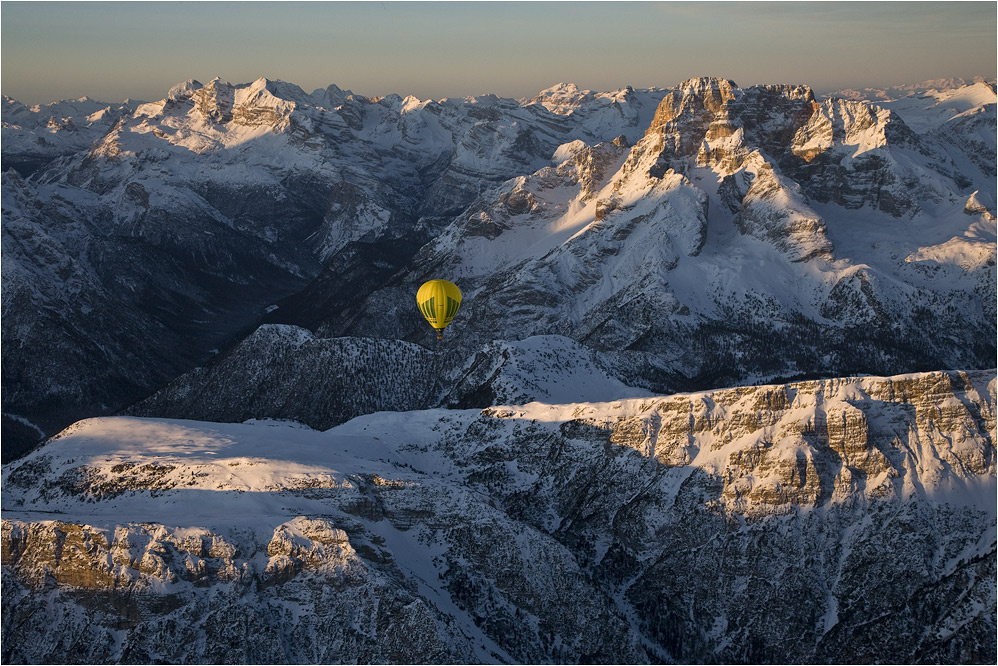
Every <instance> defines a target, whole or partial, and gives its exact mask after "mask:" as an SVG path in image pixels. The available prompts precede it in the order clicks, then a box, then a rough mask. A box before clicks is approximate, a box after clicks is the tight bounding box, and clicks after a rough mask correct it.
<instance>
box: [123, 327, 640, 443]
mask: <svg viewBox="0 0 998 666" xmlns="http://www.w3.org/2000/svg"><path fill="white" fill-rule="evenodd" d="M613 365H614V363H613V359H611V358H608V357H607V356H606V355H604V354H600V353H598V352H595V351H593V350H591V349H588V348H586V347H584V346H583V345H580V344H578V343H577V342H574V341H573V340H570V339H568V338H564V337H560V336H538V337H533V338H527V339H526V340H520V341H517V342H506V341H501V342H492V343H489V344H487V345H484V346H483V347H482V348H481V349H479V350H476V351H475V352H474V353H472V354H470V355H468V356H467V357H466V356H465V355H463V354H455V353H454V351H453V350H451V349H447V348H439V349H436V350H432V349H426V348H424V347H420V346H419V345H415V344H412V343H409V342H402V341H400V340H382V339H377V338H333V339H329V338H318V337H316V336H315V335H313V334H312V333H310V332H309V331H307V330H306V329H302V328H299V327H297V326H287V325H265V326H261V327H260V328H258V329H257V330H256V331H255V332H254V333H253V334H252V335H250V336H249V337H247V338H246V339H245V340H243V341H242V342H240V343H239V344H238V345H237V346H235V347H234V348H233V349H231V350H229V351H228V352H226V353H225V354H224V355H222V356H220V357H219V358H217V359H215V360H213V361H212V362H211V363H209V364H206V365H205V366H202V367H198V368H195V369H194V370H192V371H191V372H189V373H186V374H184V375H183V376H181V377H178V378H177V379H176V380H174V381H173V382H171V383H170V384H169V385H167V386H166V387H164V388H163V389H161V390H160V391H157V392H156V393H155V394H154V395H152V396H151V397H149V398H148V399H146V400H143V401H142V402H140V403H139V404H137V405H134V406H132V407H130V408H128V410H127V413H129V414H134V415H138V416H165V417H173V418H188V419H199V420H205V421H230V422H240V421H245V420H246V419H250V418H271V419H287V420H292V421H298V422H301V423H305V424H307V425H309V426H311V427H313V428H320V429H324V428H329V427H330V426H333V425H336V424H338V423H341V422H343V421H345V420H347V419H350V418H353V417H355V416H360V415H362V414H369V413H371V412H378V411H403V410H413V409H425V408H429V407H439V406H446V407H469V406H471V407H475V406H483V405H492V404H497V403H498V404H505V403H514V402H531V401H541V402H547V403H559V402H579V401H588V400H615V399H618V398H631V397H637V396H643V395H650V394H649V393H648V392H647V391H644V390H641V389H636V388H631V387H629V386H627V385H626V384H624V383H623V382H622V381H621V380H620V379H619V378H618V377H616V376H614V374H613V373H612V371H611V370H610V368H612V367H613Z"/></svg>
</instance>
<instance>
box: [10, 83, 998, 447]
mask: <svg viewBox="0 0 998 666" xmlns="http://www.w3.org/2000/svg"><path fill="white" fill-rule="evenodd" d="M905 100H907V101H905ZM892 103H894V102H892ZM897 104H898V106H897V107H896V108H897V110H896V111H895V110H893V107H889V106H886V105H877V104H871V103H864V102H856V101H848V100H842V99H829V100H824V101H819V100H817V99H816V98H815V97H814V95H813V93H812V92H811V91H810V89H808V88H807V87H806V86H755V87H751V88H744V89H742V88H739V87H737V86H736V85H735V84H733V83H732V82H730V81H727V80H724V79H693V80H690V81H686V82H684V83H683V84H681V85H679V86H677V87H675V88H672V89H650V90H635V89H631V88H625V89H622V90H618V91H615V92H593V91H584V90H579V89H578V88H577V87H575V86H572V85H568V84H562V85H558V86H554V87H552V88H550V89H548V90H545V91H542V92H541V93H540V94H539V95H538V96H536V97H535V98H532V99H527V100H519V101H518V100H512V99H503V98H499V97H495V96H489V95H483V96H480V97H475V98H466V99H448V100H439V101H433V100H418V99H415V98H413V97H406V98H403V97H400V96H397V95H390V96H387V97H384V98H378V99H370V98H364V97H362V96H358V95H354V94H352V93H351V92H350V91H345V90H341V89H340V88H338V87H336V86H329V87H328V88H325V89H320V90H316V91H314V92H312V93H306V92H305V91H303V90H302V89H300V88H298V87H297V86H294V85H292V84H289V83H285V82H281V81H270V80H266V79H260V80H257V81H254V82H252V83H248V84H239V85H233V84H230V83H228V82H225V81H222V80H219V79H215V80H213V81H210V82H208V83H207V84H203V85H202V84H201V83H199V82H196V81H187V82H185V83H182V84H179V85H177V86H175V87H174V88H173V89H172V90H170V91H169V92H168V94H167V95H166V96H165V97H164V99H162V100H159V101H156V102H151V103H145V104H137V103H127V104H123V105H120V106H114V105H102V104H97V103H92V102H84V101H79V102H76V103H71V104H62V105H54V106H52V107H49V108H42V107H37V108H28V107H25V106H23V105H19V104H17V103H16V102H13V101H12V100H5V106H4V116H3V119H4V123H5V125H4V132H5V134H4V142H3V154H4V160H5V164H10V165H16V166H18V169H17V170H15V169H8V170H7V171H6V172H5V173H4V175H3V256H4V261H3V290H4V298H3V317H2V321H3V329H4V330H3V337H4V345H3V361H2V362H3V366H4V373H3V389H4V390H3V401H4V407H3V410H4V427H5V430H4V432H5V437H4V452H5V453H4V455H5V456H6V458H5V459H9V458H10V457H12V456H13V455H16V454H17V453H18V452H20V451H21V450H23V449H24V448H25V447H28V446H31V445H33V444H34V443H36V442H37V441H38V440H39V439H40V438H41V437H42V436H44V435H50V434H52V433H54V432H56V431H58V430H59V429H60V428H62V427H64V426H65V425H68V424H69V423H70V422H72V421H74V420H76V419H78V418H82V417H84V416H90V415H96V414H107V413H114V412H116V411H117V410H119V409H121V408H122V407H124V406H125V405H128V404H129V403H132V402H134V401H136V400H138V399H140V398H143V397H145V396H147V395H149V394H151V393H153V392H155V391H157V390H158V389H161V388H163V387H165V386H166V385H167V384H168V383H169V382H170V381H171V380H173V379H175V378H176V377H177V376H178V375H180V374H182V373H184V372H186V371H190V370H193V369H194V368H195V367H201V368H202V369H201V370H198V371H195V375H196V376H191V377H188V378H186V379H184V380H183V381H181V382H180V383H181V384H184V385H186V386H188V387H189V389H188V390H187V394H188V395H190V394H191V393H190V392H191V391H195V392H197V391H199V390H200V391H202V393H203V395H211V396H212V397H213V399H214V400H215V401H216V402H217V406H218V410H217V413H218V414H221V413H222V412H224V411H225V410H226V409H228V407H224V405H236V404H238V402H239V397H238V396H237V395H222V394H221V393H219V392H218V391H211V392H208V393H204V392H203V391H204V389H205V385H202V386H201V387H200V388H197V381H198V379H197V378H198V377H200V378H206V377H209V376H211V375H212V373H216V374H217V373H218V372H221V371H219V370H213V369H212V366H211V363H212V362H213V361H212V358H213V357H217V359H216V361H217V362H219V363H223V362H224V363H226V364H227V365H226V368H227V369H226V370H225V372H226V373H236V374H238V375H239V376H240V377H243V378H245V377H249V376H252V373H253V368H252V367H247V368H244V369H242V370H236V369H235V364H234V361H235V359H236V358H237V357H238V356H239V355H238V354H236V355H233V356H228V355H227V354H226V352H227V351H228V350H230V349H232V348H233V345H235V344H237V343H238V342H239V341H240V340H242V339H244V338H246V336H248V335H250V334H251V333H252V331H253V330H254V329H255V328H256V327H257V325H259V324H260V323H261V322H269V323H279V324H290V325H294V326H297V327H303V328H306V329H309V330H310V331H312V333H314V334H315V335H316V336H317V338H318V339H320V340H331V339H344V338H357V339H358V340H355V341H353V342H343V343H342V344H340V345H339V349H340V352H336V353H341V354H352V353H354V351H355V350H357V349H361V348H364V349H368V350H369V352H370V353H373V351H371V350H374V349H376V348H378V349H382V350H384V353H382V352H378V354H375V356H379V355H380V357H382V358H399V357H400V356H401V355H404V354H403V353H402V351H401V350H404V349H407V348H406V347H405V346H404V345H403V344H402V343H401V342H396V341H404V342H410V343H415V344H417V345H421V346H425V347H427V349H426V350H424V351H427V352H429V350H430V349H433V348H431V347H430V346H429V345H430V343H431V342H433V341H432V340H431V339H430V337H428V336H430V335H431V332H430V331H429V329H428V327H426V326H425V324H424V323H423V322H422V321H421V320H420V319H419V314H418V312H417V311H416V309H415V308H414V307H413V306H412V294H413V293H414V290H415V288H416V287H418V285H419V283H420V282H421V281H422V280H424V279H426V278H428V277H440V275H442V274H444V273H446V274H447V277H450V278H451V279H454V280H455V281H456V282H457V283H458V284H459V286H460V287H461V288H462V290H463V292H464V294H465V303H464V305H463V306H462V307H463V309H462V313H461V315H460V316H459V317H458V318H457V319H456V320H455V322H454V323H453V324H452V325H451V327H450V328H449V329H448V331H447V340H445V341H444V346H443V347H442V348H439V349H435V350H434V351H439V352H446V353H445V354H443V355H444V356H447V364H448V366H447V367H448V368H452V369H453V372H449V373H445V374H444V375H443V379H442V382H443V383H442V384H441V386H440V387H439V391H438V390H437V389H433V390H432V391H431V390H429V389H427V390H426V391H425V392H424V391H423V390H422V389H417V387H418V386H419V384H418V383H416V384H413V385H412V386H411V388H412V391H411V392H410V393H409V394H407V395H410V397H412V396H416V395H418V396H420V400H421V401H424V402H419V403H418V404H417V403H414V402H411V401H410V402H404V403H401V404H398V405H393V404H391V403H390V401H386V400H385V399H384V398H383V396H382V397H378V398H374V399H373V400H369V401H365V400H358V401H356V403H355V404H354V406H352V407H350V406H349V403H350V400H349V399H339V401H338V402H337V405H345V406H346V407H344V411H343V412H339V413H338V416H337V417H335V418H334V419H332V421H337V420H338V419H340V418H345V417H348V416H351V415H354V414H355V413H356V411H357V410H358V409H361V407H359V405H361V404H377V405H380V406H381V407H383V408H402V407H403V405H404V406H405V407H406V408H409V407H413V406H422V407H430V406H434V405H445V404H460V405H463V406H472V405H474V406H485V405H486V404H487V402H488V400H489V399H490V398H493V397H494V398H496V399H499V398H500V396H506V395H509V396H510V397H512V396H511V394H510V393H508V392H504V389H500V390H498V392H496V391H494V390H492V388H488V387H489V386H493V384H495V383H494V382H493V383H491V384H490V381H491V380H490V376H486V375H485V374H484V373H483V374H482V376H481V377H480V380H481V381H482V382H483V384H482V385H481V386H477V387H476V386H471V385H470V384H469V383H468V381H470V380H471V378H473V377H475V378H478V375H477V374H475V373H470V374H469V373H463V374H462V372H461V371H460V369H461V368H471V367H473V366H475V360H474V359H475V358H476V356H478V355H480V354H482V353H485V354H486V357H489V358H498V357H497V356H496V354H499V357H501V356H502V353H505V352H500V351H499V350H502V349H506V350H521V349H523V348H522V347H521V346H520V343H521V342H522V341H524V340H527V339H528V338H537V339H544V340H548V341H553V340H558V341H559V342H558V343H557V345H556V346H557V347H558V348H559V349H560V350H567V349H570V348H571V347H572V345H578V346H581V347H579V349H581V350H582V353H583V354H585V355H596V356H593V358H594V359H595V361H594V363H595V365H592V368H591V369H592V371H593V372H594V373H595V375H592V376H598V377H603V378H605V381H607V382H611V383H613V382H619V383H622V384H623V385H626V386H630V387H634V388H633V389H632V390H643V391H651V392H656V393H662V392H670V391H676V390H696V389H707V388H712V387H718V386H725V385H732V384H745V383H756V382H761V381H776V380H782V379H786V378H794V377H821V376H838V375H849V374H856V373H873V374H891V373H896V372H906V371H914V370H932V369H939V368H966V369H974V368H986V367H991V366H992V365H993V360H994V356H995V344H994V340H995V323H994V322H995V300H996V299H995V280H994V269H993V266H994V242H995V217H994V215H995V198H996V197H995V178H994V173H995V170H994V164H995V145H994V144H995V142H994V137H995V129H994V125H995V120H994V119H995V96H994V89H993V88H989V87H988V86H987V85H986V84H980V83H979V84H973V85H971V86H966V87H964V88H960V89H953V90H949V91H946V92H945V93H938V95H936V96H932V95H928V96H924V95H923V96H920V97H918V98H912V99H909V98H904V99H902V100H898V101H897ZM91 107H93V108H91ZM98 107H100V108H98ZM101 109H103V110H101ZM43 117H44V120H43ZM50 118H52V119H56V120H57V121H58V122H54V124H53V123H50V122H49V119H50ZM102 123H107V124H102ZM50 125H51V126H50ZM70 125H72V126H73V127H76V128H77V130H78V131H76V132H75V133H74V132H73V131H71V130H70V129H69V126H70ZM83 128H86V132H91V133H93V135H94V136H96V138H94V139H93V140H92V141H90V140H89V139H87V140H88V141H89V143H87V145H86V147H85V148H81V147H80V146H81V145H82V144H80V143H79V141H81V139H79V137H80V136H81V132H83V133H84V134H85V132H84V130H83ZM8 135H10V138H9V139H8ZM87 136H89V135H87ZM73 137H76V138H73ZM39 139H42V140H44V141H45V142H48V143H50V144H52V145H53V146H57V148H58V149H57V150H54V152H53V153H52V155H55V157H53V158H52V159H51V160H50V161H47V162H44V163H42V159H43V158H42V157H40V153H38V152H37V151H35V152H32V151H33V150H34V149H33V148H31V149H30V150H29V148H30V146H32V145H40V144H38V140H39ZM22 158H23V159H22ZM361 338H376V339H377V340H374V341H371V340H360V339H361ZM258 343H260V340H259V339H258V340H257V341H256V342H255V343H254V344H256V345H257V347H256V348H258V349H259V348H260V345H259V344H258ZM322 344H325V343H322ZM393 345H394V348H395V349H396V350H397V351H398V352H399V353H395V351H388V349H389V348H390V347H393ZM334 347H335V345H327V349H326V351H325V352H323V353H324V354H326V355H327V356H326V357H325V358H327V359H328V365H322V366H320V367H319V368H318V369H319V370H320V371H322V372H335V370H334V369H335V368H336V367H338V366H340V365H343V364H348V363H349V362H350V359H349V358H347V357H341V358H339V359H337V358H336V353H334V352H333V351H332V349H333V348H334ZM351 350H354V351H351ZM488 350H491V351H488ZM261 353H262V352H261ZM421 353H422V352H417V354H421ZM511 353H513V352H511ZM520 353H521V352H520V351H515V353H513V355H514V356H516V355H517V354H520ZM523 353H526V354H528V355H529V354H531V353H533V352H529V351H527V352H523ZM279 354H283V355H284V356H283V358H285V359H287V363H290V364H291V365H293V366H294V367H296V368H299V369H306V368H307V367H308V366H307V364H306V363H305V362H304V359H303V358H299V359H296V360H291V357H292V356H293V354H292V353H291V352H287V353H285V351H280V349H275V350H274V352H273V354H272V355H271V356H273V357H276V356H277V355H279ZM566 354H568V355H570V353H569V352H565V353H563V352H562V351H559V352H557V353H556V355H557V356H559V357H560V358H562V359H566V358H567V355H566ZM424 355H425V354H424ZM490 355H491V356H490ZM597 357H598V358H597ZM413 358H415V356H413ZM483 358H485V357H483ZM565 362H568V361H565ZM490 363H492V361H489V363H483V364H479V365H478V366H477V367H478V368H480V369H481V368H485V367H492V366H491V365H489V364H490ZM587 363H588V361H587ZM500 365H502V366H503V367H506V368H511V367H513V366H512V365H510V364H500ZM496 367H498V366H496ZM389 369H390V368H389ZM589 372H590V369H587V370H586V373H589ZM387 374H390V372H388V369H386V370H385V371H383V372H382V373H381V375H387ZM233 376H235V375H233ZM367 376H370V377H375V376H379V375H378V372H377V371H374V370H372V371H371V372H370V373H368V375H367ZM587 376H589V375H587ZM462 378H463V379H462ZM300 379H301V380H302V381H303V382H304V383H303V384H301V386H310V387H316V386H320V385H321V386H326V387H332V386H334V385H336V382H335V381H332V380H328V379H326V378H323V377H321V376H320V377H314V378H311V379H310V378H308V377H305V376H302V377H300ZM188 380H190V381H188ZM296 381H297V380H296ZM337 381H339V380H337ZM462 381H464V383H463V384H460V382H462ZM475 381H478V379H476V380H475ZM599 381H603V380H599ZM447 382H451V383H450V384H447ZM209 384H210V382H209ZM459 384H460V386H459ZM509 385H512V384H509ZM524 385H526V384H524ZM495 386H496V387H498V386H499V385H498V384H495ZM478 389H481V390H478ZM356 392H357V393H358V394H367V395H371V396H375V395H376V394H377V389H376V387H374V386H372V385H364V386H359V387H357V388H356ZM534 392H535V389H534V388H528V389H525V390H524V391H523V392H522V395H527V396H529V395H533V394H534ZM340 393H342V392H340ZM402 393H404V392H402ZM402 393H399V395H402ZM168 394H169V392H165V393H163V394H161V395H159V396H157V397H156V398H155V399H154V400H153V401H151V402H150V403H147V405H148V404H156V405H158V407H159V408H160V409H162V410H164V412H163V413H170V414H179V413H182V406H181V403H182V402H183V400H184V398H182V397H181V394H180V393H173V394H172V395H174V396H176V397H177V399H178V400H180V401H181V402H180V403H176V404H173V405H171V404H168V398H167V395H168ZM542 394H543V391H541V392H540V393H538V394H537V395H542ZM448 395H450V396H453V402H449V400H450V399H448V398H447V397H446V396H448ZM440 396H444V397H440ZM475 396H478V399H480V400H482V401H484V402H481V403H478V404H475V403H473V402H469V401H471V400H472V399H473V398H475ZM267 399H268V400H269V401H270V403H274V404H278V403H281V402H282V401H283V402H284V403H286V404H287V405H293V404H294V403H295V401H293V400H292V401H289V400H286V399H285V398H284V397H282V396H280V395H270V396H269V397H268V398H267ZM183 404H187V403H183ZM310 405H311V406H309V407H308V408H307V409H306V408H305V407H304V406H303V408H302V413H300V414H297V415H295V414H288V413H287V412H288V410H287V409H284V408H280V409H278V408H277V407H274V409H273V413H280V414H283V415H284V417H286V418H298V419H299V420H306V421H311V420H312V419H313V418H314V416H315V412H314V409H313V408H314V407H315V405H314V404H311V403H310ZM271 406H273V405H271ZM199 409H200V408H199ZM211 409H212V408H211V405H210V404H208V405H205V406H204V408H203V411H199V412H198V413H199V414H204V417H205V418H209V417H211V418H215V416H212V414H211ZM268 409H269V408H268ZM337 409H339V407H337ZM219 418H220V417H219ZM332 421H329V422H332Z"/></svg>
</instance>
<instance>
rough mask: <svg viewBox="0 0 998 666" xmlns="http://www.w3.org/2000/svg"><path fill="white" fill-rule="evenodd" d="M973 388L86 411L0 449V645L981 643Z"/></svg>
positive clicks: (42, 653) (381, 651)
mask: <svg viewBox="0 0 998 666" xmlns="http://www.w3.org/2000/svg"><path fill="white" fill-rule="evenodd" d="M270 335H272V336H276V335H282V336H283V337H284V338H285V340H286V341H287V342H291V341H292V340H291V339H292V338H294V337H295V335H296V333H295V331H294V330H292V329H283V330H271V331H270ZM294 342H295V343H296V344H300V345H310V344H311V345H315V344H316V343H317V341H316V340H314V339H309V338H308V337H307V336H305V335H304V334H302V333H298V334H297V338H295V341H294ZM343 344H353V343H343ZM355 353H359V352H355ZM547 377H548V378H549V379H556V378H558V377H559V375H558V374H557V373H556V372H553V371H552V372H550V373H549V374H548V375H547ZM560 377H561V378H563V379H571V373H570V372H567V371H566V372H564V373H563V374H561V375H560ZM995 400H996V380H995V376H994V372H993V371H987V372H973V373H961V372H933V373H927V374H912V375H905V376H898V377H889V378H874V377H866V378H854V379H835V380H819V381H809V382H797V383H790V384H785V385H773V386H758V387H741V388H730V389H723V390H715V391H708V392H699V393H691V394H683V395H673V396H668V397H663V396H659V397H653V396H645V397H636V398H631V399H620V400H614V401H611V402H577V403H567V404H552V403H540V402H535V403H531V404H527V405H510V406H496V407H492V408H489V409H486V410H474V409H469V410H443V409H437V410H429V411H412V412H405V413H400V412H395V413H376V414H371V415H368V416H363V417H359V418H357V419H354V420H351V421H349V422H347V423H344V424H342V425H340V426H338V427H335V428H332V429H330V430H326V431H324V432H321V431H316V430H312V429H310V428H307V427H304V426H301V425H296V424H293V423H288V422H276V421H260V420H251V421H248V422H246V423H241V424H235V423H229V424H221V423H205V422H197V421H189V420H170V419H139V418H134V417H116V418H96V419H88V420H85V421H81V422H79V423H77V424H75V425H74V426H72V427H71V428H69V429H67V430H66V431H64V432H63V433H61V434H60V435H59V436H58V437H55V438H53V439H52V440H50V441H49V442H48V443H47V444H45V445H44V446H43V447H41V448H39V449H38V450H36V451H34V452H32V453H31V454H30V455H28V456H27V457H25V458H23V459H21V460H18V461H16V462H14V463H12V464H8V465H5V466H4V468H3V488H4V493H3V525H2V553H3V579H2V580H3V596H2V599H3V615H2V618H3V634H2V635H3V649H2V657H3V660H4V662H5V663H21V662H34V663H50V662H62V661H65V660H66V659H67V655H73V658H74V659H75V660H78V661H80V662H87V663H134V662H141V663H153V662H170V663H192V662H195V663H223V662H224V663H232V662H237V663H238V662H242V663H332V662H336V663H341V662H364V663H377V662H388V663H556V662H557V663H561V662H570V663H609V662H612V663H648V662H655V663H662V662H665V663H710V662H724V663H860V662H862V663H923V662H924V663H993V662H994V661H995V658H996V653H995V645H996V627H995V624H996V619H995V607H996V588H995V576H996V569H995V562H996V510H995V492H996V452H995V429H996V422H995Z"/></svg>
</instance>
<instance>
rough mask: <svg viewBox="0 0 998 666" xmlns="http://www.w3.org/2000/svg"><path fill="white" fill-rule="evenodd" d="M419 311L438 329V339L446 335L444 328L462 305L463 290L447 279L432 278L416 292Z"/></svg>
mask: <svg viewBox="0 0 998 666" xmlns="http://www.w3.org/2000/svg"><path fill="white" fill-rule="evenodd" d="M416 305H418V306H419V311H420V312H422V313H423V316H424V317H426V321H428V322H430V326H432V327H433V328H435V329H437V340H440V339H442V338H443V337H444V329H445V328H447V324H449V323H450V322H451V319H453V318H454V315H456V314H457V310H458V308H460V307H461V290H460V289H458V288H457V285H456V284H454V283H453V282H448V281H447V280H430V281H429V282H426V283H424V284H423V286H422V287H420V288H419V291H417V292H416Z"/></svg>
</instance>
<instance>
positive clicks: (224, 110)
mask: <svg viewBox="0 0 998 666" xmlns="http://www.w3.org/2000/svg"><path fill="white" fill-rule="evenodd" d="M235 92H236V91H235V87H234V86H233V85H232V84H231V83H229V82H228V81H223V80H222V79H220V78H218V77H217V76H216V77H215V78H214V79H212V80H211V81H209V82H208V83H207V84H205V85H204V86H202V87H201V88H198V89H197V90H194V91H193V92H192V93H191V100H192V101H193V102H194V110H195V111H196V112H197V113H198V114H200V115H201V116H202V117H204V118H205V119H206V120H208V121H209V122H213V123H216V124H219V125H224V124H226V123H228V122H231V121H232V106H233V104H234V102H235Z"/></svg>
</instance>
